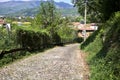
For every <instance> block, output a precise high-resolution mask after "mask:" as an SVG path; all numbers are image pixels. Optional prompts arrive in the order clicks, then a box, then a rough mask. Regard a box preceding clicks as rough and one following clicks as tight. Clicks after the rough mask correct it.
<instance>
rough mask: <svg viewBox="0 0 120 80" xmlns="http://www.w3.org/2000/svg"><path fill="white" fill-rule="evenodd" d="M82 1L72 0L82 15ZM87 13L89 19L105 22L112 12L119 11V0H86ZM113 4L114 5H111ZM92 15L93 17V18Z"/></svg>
mask: <svg viewBox="0 0 120 80" xmlns="http://www.w3.org/2000/svg"><path fill="white" fill-rule="evenodd" d="M84 1H85V0H73V2H74V4H75V6H77V7H78V12H79V13H80V14H81V15H83V16H84V9H85V8H84ZM87 1H88V2H87V12H88V13H87V15H88V18H89V19H90V20H91V21H95V22H96V21H97V22H105V21H106V20H108V19H109V18H110V16H112V15H113V14H114V12H117V11H120V5H119V4H120V0H115V1H113V0H87ZM113 6H114V7H113ZM93 17H94V19H93Z"/></svg>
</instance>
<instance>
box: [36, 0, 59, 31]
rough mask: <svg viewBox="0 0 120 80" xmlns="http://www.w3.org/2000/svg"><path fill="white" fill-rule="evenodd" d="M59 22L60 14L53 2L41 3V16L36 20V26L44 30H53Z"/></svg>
mask: <svg viewBox="0 0 120 80" xmlns="http://www.w3.org/2000/svg"><path fill="white" fill-rule="evenodd" d="M58 21H59V18H58V13H57V11H56V8H55V6H54V1H53V0H48V1H46V2H44V1H41V4H40V10H39V14H38V15H37V16H36V18H35V22H36V24H37V25H38V26H39V27H40V28H42V29H46V28H53V27H56V26H57V23H58Z"/></svg>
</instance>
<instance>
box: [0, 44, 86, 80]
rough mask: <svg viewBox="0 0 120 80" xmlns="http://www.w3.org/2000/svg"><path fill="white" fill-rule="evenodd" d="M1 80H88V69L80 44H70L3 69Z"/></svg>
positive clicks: (1, 70) (0, 74) (0, 70)
mask: <svg viewBox="0 0 120 80" xmlns="http://www.w3.org/2000/svg"><path fill="white" fill-rule="evenodd" d="M0 80H88V69H87V67H86V63H85V60H84V57H83V54H82V52H81V51H80V50H79V44H70V45H66V46H63V47H55V48H53V49H49V50H47V51H45V52H41V53H38V54H36V55H33V56H30V57H28V58H25V59H21V60H20V61H16V62H14V63H12V64H10V65H8V66H5V67H3V68H1V69H0Z"/></svg>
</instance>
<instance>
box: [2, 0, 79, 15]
mask: <svg viewBox="0 0 120 80" xmlns="http://www.w3.org/2000/svg"><path fill="white" fill-rule="evenodd" d="M39 5H40V1H8V2H0V15H12V16H13V15H16V16H19V15H25V16H26V15H28V16H31V15H35V14H36V13H37V12H38V8H39ZM55 6H56V7H57V9H60V10H62V11H63V12H62V13H67V14H71V10H73V14H74V13H75V14H77V10H75V9H74V8H73V6H72V5H70V4H68V3H64V2H55ZM67 10H70V13H69V11H67ZM65 15H66V14H65Z"/></svg>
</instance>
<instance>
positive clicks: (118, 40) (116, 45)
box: [81, 12, 120, 80]
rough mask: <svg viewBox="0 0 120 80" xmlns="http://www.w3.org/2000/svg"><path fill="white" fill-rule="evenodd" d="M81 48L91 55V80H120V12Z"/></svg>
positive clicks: (89, 58) (89, 57) (89, 59)
mask: <svg viewBox="0 0 120 80" xmlns="http://www.w3.org/2000/svg"><path fill="white" fill-rule="evenodd" d="M81 48H82V49H83V50H85V51H86V52H87V53H89V54H88V64H89V65H90V69H91V79H90V80H120V12H117V13H116V14H115V16H114V17H111V19H109V20H108V21H107V22H106V23H105V24H103V25H100V28H99V30H98V31H96V32H95V33H94V34H92V35H91V36H90V37H89V38H88V39H87V40H86V41H85V42H84V43H83V44H82V45H81ZM101 76H102V77H101Z"/></svg>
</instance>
